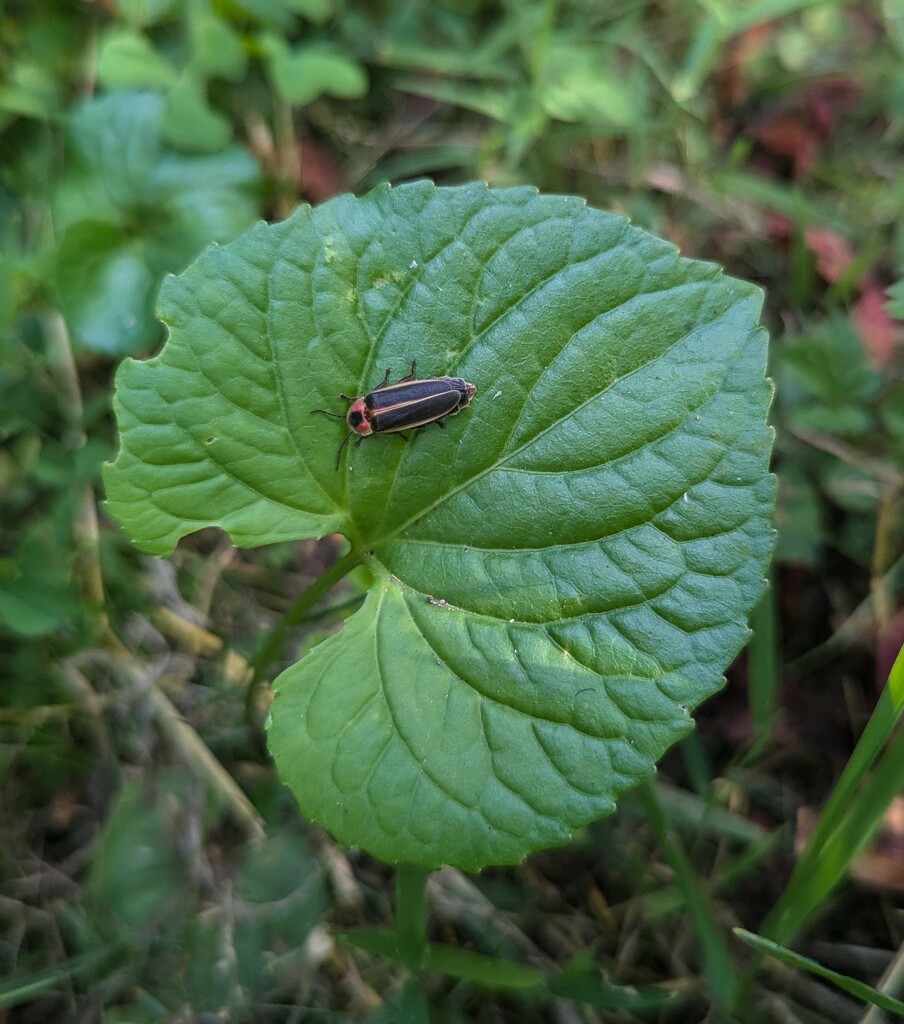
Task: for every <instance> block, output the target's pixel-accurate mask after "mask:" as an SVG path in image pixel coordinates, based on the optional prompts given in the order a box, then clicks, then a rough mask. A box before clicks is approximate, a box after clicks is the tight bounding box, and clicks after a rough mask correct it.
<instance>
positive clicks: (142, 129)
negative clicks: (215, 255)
mask: <svg viewBox="0 0 904 1024" xmlns="http://www.w3.org/2000/svg"><path fill="white" fill-rule="evenodd" d="M164 105H165V101H164V100H163V98H162V97H160V96H155V95H151V94H148V93H115V94H113V95H111V96H106V97H103V98H102V99H99V100H94V101H92V102H90V103H86V104H84V105H83V106H82V107H80V108H79V109H78V110H77V111H76V112H75V113H74V115H73V116H72V118H71V122H70V127H69V146H70V152H71V157H72V158H71V159H70V161H69V164H68V166H67V172H66V175H65V177H64V178H63V180H62V182H61V183H60V186H59V188H58V189H57V193H56V196H55V204H54V212H55V221H56V224H57V226H58V228H59V229H60V230H63V231H64V232H65V233H64V235H63V242H62V245H61V246H60V250H59V252H58V254H57V286H58V288H59V291H60V301H61V304H62V306H63V311H64V313H65V314H66V317H67V322H68V324H69V328H70V330H71V332H72V334H73V338H74V340H75V342H76V344H77V345H79V346H83V347H86V348H90V349H92V350H94V351H102V352H107V353H110V354H114V353H119V352H130V351H135V350H136V349H138V348H140V347H142V346H143V345H146V344H149V343H151V342H152V341H154V340H155V339H157V338H158V337H159V333H160V328H159V324H158V323H157V322H156V320H155V319H154V316H153V302H154V298H155V296H156V293H157V289H158V287H159V283H160V280H161V279H162V277H163V275H164V274H165V273H168V272H173V271H178V270H182V269H183V268H184V267H185V265H186V264H187V263H188V262H189V261H190V260H191V259H192V258H193V257H194V256H196V255H197V253H198V252H199V251H200V250H201V248H202V247H203V246H204V245H205V244H207V243H209V242H210V241H211V240H215V241H225V240H227V239H229V238H232V237H234V236H235V235H236V234H238V233H239V231H241V230H243V229H244V228H246V227H247V226H248V225H249V224H250V223H252V222H253V220H254V217H255V214H256V209H257V204H256V202H255V197H254V187H255V185H256V184H257V181H258V175H259V172H258V169H257V165H256V164H255V162H254V160H253V159H252V157H251V156H250V155H249V154H248V153H247V152H246V151H245V150H243V149H240V148H238V147H230V148H227V149H223V150H221V151H219V152H217V153H215V154H210V155H204V156H198V155H192V156H189V155H186V154H184V153H179V152H176V151H174V150H172V149H170V148H169V147H168V146H166V145H165V144H164V142H163V141H162V139H161V131H162V125H163V120H164ZM177 127H178V128H182V129H184V127H185V126H184V124H183V125H180V124H178V122H177ZM196 141H197V140H196ZM205 141H206V142H207V143H210V142H211V141H212V140H211V138H210V137H209V136H208V138H207V139H206V140H205Z"/></svg>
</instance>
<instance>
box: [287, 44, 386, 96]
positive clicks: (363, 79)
mask: <svg viewBox="0 0 904 1024" xmlns="http://www.w3.org/2000/svg"><path fill="white" fill-rule="evenodd" d="M270 69H271V73H272V75H273V84H274V86H275V87H276V90H277V91H278V92H279V93H280V95H282V96H283V97H284V98H285V99H287V100H288V101H289V102H290V103H297V104H299V105H301V104H305V103H311V102H312V101H313V100H316V99H317V97H318V96H323V95H324V94H329V95H330V96H338V97H339V98H340V99H359V98H360V97H361V96H364V95H365V94H366V93H367V75H365V73H364V70H363V69H362V67H361V65H360V64H357V63H356V62H355V61H353V60H350V59H349V58H348V57H345V56H343V55H342V54H341V53H335V52H333V51H331V50H327V49H324V48H323V47H320V46H301V47H299V48H298V49H296V50H286V51H285V52H281V53H278V54H276V55H275V56H274V57H273V58H272V60H271V62H270Z"/></svg>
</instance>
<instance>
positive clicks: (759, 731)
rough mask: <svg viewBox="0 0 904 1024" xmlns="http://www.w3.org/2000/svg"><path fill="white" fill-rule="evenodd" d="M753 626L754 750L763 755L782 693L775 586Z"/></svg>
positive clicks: (750, 675) (751, 692)
mask: <svg viewBox="0 0 904 1024" xmlns="http://www.w3.org/2000/svg"><path fill="white" fill-rule="evenodd" d="M750 625H751V627H752V629H753V637H752V638H751V641H750V644H749V645H748V647H747V675H748V681H747V701H748V704H749V707H750V719H751V722H752V723H753V735H754V739H753V750H754V751H759V750H762V749H763V747H764V746H765V745H766V743H767V742H768V741H769V736H770V734H771V732H772V727H773V724H774V719H775V695H776V692H777V691H778V661H779V659H778V638H777V633H778V626H777V622H776V612H775V588H774V587H773V586H772V585H771V584H770V586H768V587H767V588H766V593H765V594H763V597H762V599H761V600H760V603H759V604H758V605H757V606H756V608H755V609H754V612H753V615H752V616H751V618H750Z"/></svg>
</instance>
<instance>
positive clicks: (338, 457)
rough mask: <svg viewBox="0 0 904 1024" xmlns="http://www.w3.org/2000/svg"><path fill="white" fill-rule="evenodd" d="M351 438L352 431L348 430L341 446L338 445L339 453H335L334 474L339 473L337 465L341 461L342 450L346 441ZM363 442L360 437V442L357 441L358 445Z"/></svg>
mask: <svg viewBox="0 0 904 1024" xmlns="http://www.w3.org/2000/svg"><path fill="white" fill-rule="evenodd" d="M351 436H352V431H351V430H350V431H349V432H348V433H347V434H346V435H345V440H344V441H343V442H342V444H340V445H339V451H338V452H336V472H337V473H338V472H339V463H340V462H341V461H342V449H343V448H344V447H345V446H346V445H347V444H348V439H349V438H350V437H351ZM363 440H364V438H363V437H362V438H361V440H359V441H358V444H360V443H361V441H363Z"/></svg>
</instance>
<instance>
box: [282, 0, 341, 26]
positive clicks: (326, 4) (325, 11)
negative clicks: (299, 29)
mask: <svg viewBox="0 0 904 1024" xmlns="http://www.w3.org/2000/svg"><path fill="white" fill-rule="evenodd" d="M285 4H286V7H288V8H289V10H290V11H292V12H294V13H295V14H300V15H301V16H302V17H303V18H307V19H308V21H313V22H318V23H319V22H321V21H325V20H326V19H327V18H328V17H329V16H330V14H331V13H332V10H333V5H332V2H331V0H285Z"/></svg>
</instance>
